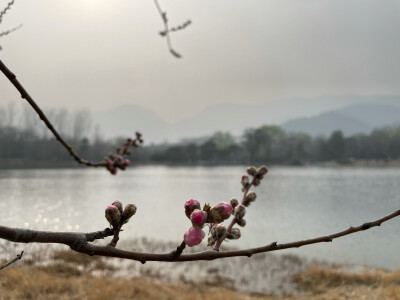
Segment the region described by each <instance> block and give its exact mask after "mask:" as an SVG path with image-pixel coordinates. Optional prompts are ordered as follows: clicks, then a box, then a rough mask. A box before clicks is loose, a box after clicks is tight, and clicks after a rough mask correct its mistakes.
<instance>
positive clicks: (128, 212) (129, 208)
mask: <svg viewBox="0 0 400 300" xmlns="http://www.w3.org/2000/svg"><path fill="white" fill-rule="evenodd" d="M136 210H137V207H136V205H135V204H127V205H126V206H125V209H124V212H123V213H122V216H121V220H122V221H123V224H125V223H128V221H129V219H130V218H131V217H132V216H133V215H134V214H136Z"/></svg>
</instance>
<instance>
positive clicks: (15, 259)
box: [0, 251, 24, 270]
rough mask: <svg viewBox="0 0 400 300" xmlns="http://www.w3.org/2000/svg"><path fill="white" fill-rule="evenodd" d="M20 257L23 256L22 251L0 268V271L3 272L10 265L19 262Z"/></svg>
mask: <svg viewBox="0 0 400 300" xmlns="http://www.w3.org/2000/svg"><path fill="white" fill-rule="evenodd" d="M22 255H24V251H22V252H21V254H17V257H16V258H14V259H13V260H12V261H10V262H8V263H6V264H5V265H2V266H0V270H3V269H4V268H7V267H8V266H9V265H12V264H13V263H15V262H16V261H18V260H20V259H21V258H22Z"/></svg>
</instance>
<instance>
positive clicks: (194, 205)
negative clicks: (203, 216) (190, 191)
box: [184, 199, 200, 219]
mask: <svg viewBox="0 0 400 300" xmlns="http://www.w3.org/2000/svg"><path fill="white" fill-rule="evenodd" d="M184 208H185V214H186V216H187V217H188V218H189V219H190V215H191V214H192V212H193V211H194V210H195V209H200V202H199V201H197V200H196V199H190V200H188V201H186V202H185V206H184Z"/></svg>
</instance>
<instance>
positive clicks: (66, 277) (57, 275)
mask: <svg viewBox="0 0 400 300" xmlns="http://www.w3.org/2000/svg"><path fill="white" fill-rule="evenodd" d="M49 257H50V258H51V261H52V262H51V263H47V264H45V265H43V264H40V265H35V264H30V263H28V264H25V263H24V260H22V261H21V262H19V263H17V264H14V265H12V266H10V267H8V268H6V269H4V270H2V271H1V272H0V299H12V300H14V299H112V298H114V297H117V298H119V299H157V300H158V299H161V300H162V299H182V300H185V299H191V300H192V299H193V300H196V299H199V300H200V299H211V300H213V299H221V300H222V299H232V300H235V299H266V300H278V299H279V300H283V299H296V300H306V299H307V300H308V299H309V300H341V299H370V300H378V299H379V300H380V299H390V300H400V271H393V272H389V271H384V270H364V271H358V272H356V271H353V272H350V271H349V270H346V269H344V267H341V266H328V265H321V264H315V265H312V266H311V267H310V268H308V269H307V270H306V271H304V272H300V273H298V274H296V275H295V276H294V277H293V281H294V282H295V284H296V285H297V288H298V290H299V292H300V293H299V294H298V295H294V296H290V295H286V296H281V297H278V296H268V295H262V294H245V293H240V292H237V291H234V287H235V283H234V282H229V284H226V282H225V281H226V278H223V277H221V278H220V281H224V285H223V286H224V287H222V282H219V281H218V280H215V278H216V276H217V277H218V276H220V275H219V273H218V268H209V270H208V273H209V276H210V277H209V279H210V280H209V281H210V282H207V280H204V278H203V279H202V280H199V281H198V282H196V281H193V280H191V281H186V282H185V281H184V280H182V281H181V282H182V284H181V285H174V284H167V283H161V282H160V281H159V280H157V279H156V280H154V277H153V279H152V280H150V279H149V278H148V277H141V278H126V277H120V278H117V277H115V273H114V272H113V269H114V268H115V267H112V266H110V265H109V264H108V263H106V262H107V260H104V259H102V258H100V257H89V256H87V255H83V254H79V253H74V252H71V251H70V250H55V251H53V252H52V254H51V255H50V256H49ZM286 260H287V261H288V262H290V263H291V264H299V263H301V261H300V260H299V258H298V257H296V256H288V257H287V258H286V259H285V261H286ZM212 278H214V279H212ZM228 279H229V278H228Z"/></svg>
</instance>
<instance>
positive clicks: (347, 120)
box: [93, 95, 400, 143]
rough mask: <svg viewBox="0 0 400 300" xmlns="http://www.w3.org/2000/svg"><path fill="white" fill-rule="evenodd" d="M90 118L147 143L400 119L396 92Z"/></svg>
mask: <svg viewBox="0 0 400 300" xmlns="http://www.w3.org/2000/svg"><path fill="white" fill-rule="evenodd" d="M93 119H94V122H95V123H96V124H98V125H99V126H100V128H101V133H102V135H104V136H106V137H108V138H111V137H116V136H130V135H132V134H133V133H134V132H135V131H140V132H142V133H143V134H144V137H145V139H146V141H147V142H150V143H151V142H153V143H160V142H167V141H168V142H176V141H179V140H181V139H184V138H198V137H201V136H208V135H211V134H213V133H214V132H215V131H218V130H221V131H229V132H231V133H232V134H233V135H241V134H242V133H243V131H244V130H245V129H247V128H255V127H259V126H261V125H265V124H275V125H281V126H282V127H283V128H284V129H286V130H288V131H302V132H306V133H309V134H311V135H320V134H322V135H329V134H330V133H331V132H332V131H334V130H337V129H340V130H342V131H343V132H344V133H345V134H346V135H349V134H354V133H360V132H364V133H368V132H370V131H371V130H372V129H373V128H376V127H382V126H385V125H390V124H393V123H399V122H400V96H360V95H344V96H325V97H319V98H313V99H294V100H279V101H274V102H268V103H264V104H259V105H250V104H248V105H246V104H219V105H215V106H210V107H208V108H206V109H205V110H203V111H202V112H200V113H199V114H197V115H195V116H194V117H191V118H187V119H184V120H182V121H179V122H177V123H168V122H165V121H164V120H162V119H161V118H160V117H159V116H158V115H157V114H155V113H154V112H152V111H150V110H148V109H144V108H141V107H139V106H136V105H125V106H121V107H118V108H116V109H114V110H112V111H108V112H103V113H97V114H95V115H94V116H93Z"/></svg>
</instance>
